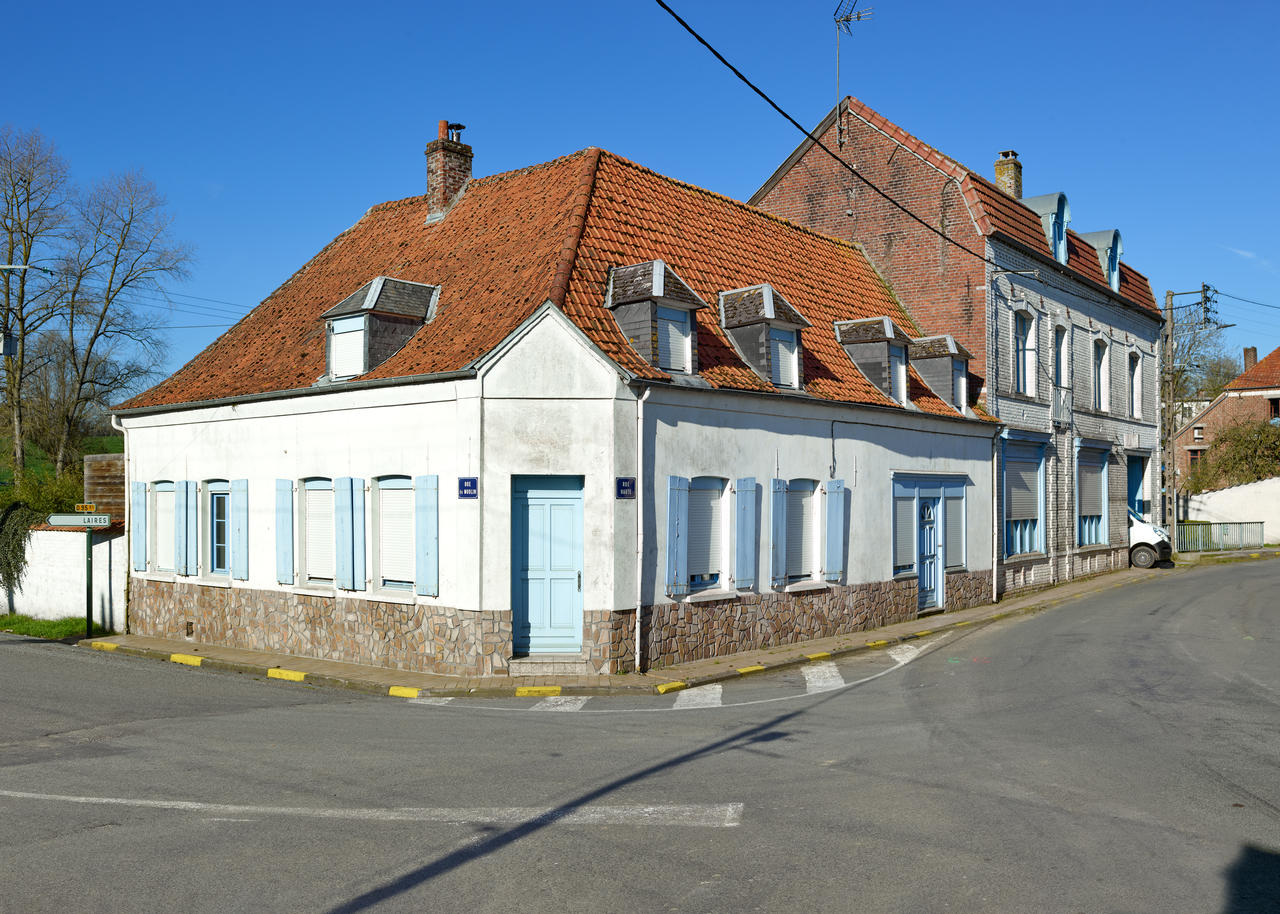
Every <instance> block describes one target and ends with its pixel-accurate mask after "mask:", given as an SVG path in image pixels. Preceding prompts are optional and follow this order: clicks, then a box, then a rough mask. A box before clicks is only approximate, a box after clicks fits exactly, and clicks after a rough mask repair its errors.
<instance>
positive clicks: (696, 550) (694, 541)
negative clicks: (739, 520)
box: [688, 487, 721, 577]
mask: <svg viewBox="0 0 1280 914" xmlns="http://www.w3.org/2000/svg"><path fill="white" fill-rule="evenodd" d="M720 491H721V490H720V489H719V488H693V487H690V489H689V554H688V563H689V576H690V577H693V576H695V575H703V574H719V573H720Z"/></svg>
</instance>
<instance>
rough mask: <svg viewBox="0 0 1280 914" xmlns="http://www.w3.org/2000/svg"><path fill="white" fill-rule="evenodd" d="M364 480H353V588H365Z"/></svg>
mask: <svg viewBox="0 0 1280 914" xmlns="http://www.w3.org/2000/svg"><path fill="white" fill-rule="evenodd" d="M364 577H365V575H364V480H363V479H359V478H356V479H352V480H351V578H352V582H351V589H352V590H364Z"/></svg>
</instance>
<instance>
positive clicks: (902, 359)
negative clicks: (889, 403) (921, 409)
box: [889, 343, 907, 404]
mask: <svg viewBox="0 0 1280 914" xmlns="http://www.w3.org/2000/svg"><path fill="white" fill-rule="evenodd" d="M889 396H890V397H892V398H893V399H894V400H895V401H897V402H898V403H902V404H906V402H907V347H906V346H899V345H896V344H893V343H891V344H889Z"/></svg>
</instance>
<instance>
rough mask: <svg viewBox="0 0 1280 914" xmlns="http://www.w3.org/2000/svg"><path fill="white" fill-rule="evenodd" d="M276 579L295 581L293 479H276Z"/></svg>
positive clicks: (283, 581)
mask: <svg viewBox="0 0 1280 914" xmlns="http://www.w3.org/2000/svg"><path fill="white" fill-rule="evenodd" d="M276 581H278V582H279V583H281V584H292V583H293V480H291V479H277V480H276Z"/></svg>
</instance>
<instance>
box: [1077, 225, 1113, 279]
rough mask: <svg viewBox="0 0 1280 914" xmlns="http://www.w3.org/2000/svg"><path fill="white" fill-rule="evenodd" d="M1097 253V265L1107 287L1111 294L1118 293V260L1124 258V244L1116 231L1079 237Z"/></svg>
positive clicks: (1111, 230) (1089, 233) (1109, 230)
mask: <svg viewBox="0 0 1280 914" xmlns="http://www.w3.org/2000/svg"><path fill="white" fill-rule="evenodd" d="M1081 237H1082V238H1084V240H1085V241H1087V242H1089V244H1090V245H1092V246H1093V249H1094V250H1095V251H1097V252H1098V265H1099V266H1101V267H1102V273H1103V275H1104V276H1105V277H1106V278H1107V285H1108V286H1110V287H1111V291H1112V292H1119V291H1120V258H1121V257H1123V256H1124V242H1122V241H1121V240H1120V232H1119V230H1118V229H1107V230H1106V231H1104V232H1088V233H1087V234H1084V235H1082V236H1081Z"/></svg>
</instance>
